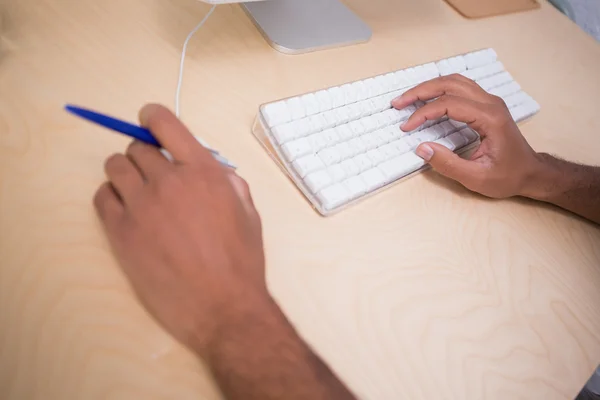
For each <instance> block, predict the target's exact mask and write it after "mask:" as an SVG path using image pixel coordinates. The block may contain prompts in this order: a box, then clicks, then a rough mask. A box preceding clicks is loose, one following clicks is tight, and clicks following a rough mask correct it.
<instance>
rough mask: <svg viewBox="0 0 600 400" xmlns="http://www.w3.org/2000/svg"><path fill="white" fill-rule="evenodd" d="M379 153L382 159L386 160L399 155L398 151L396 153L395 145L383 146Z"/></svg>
mask: <svg viewBox="0 0 600 400" xmlns="http://www.w3.org/2000/svg"><path fill="white" fill-rule="evenodd" d="M379 151H380V152H381V154H382V155H383V157H384V158H385V159H386V160H389V159H390V158H394V157H396V156H398V155H400V151H398V149H397V148H396V145H395V144H393V143H388V144H386V145H383V146H381V147H380V148H379Z"/></svg>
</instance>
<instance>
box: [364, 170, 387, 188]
mask: <svg viewBox="0 0 600 400" xmlns="http://www.w3.org/2000/svg"><path fill="white" fill-rule="evenodd" d="M359 177H360V178H361V179H362V180H363V182H364V183H365V185H366V187H367V191H368V192H372V191H373V190H375V189H379V188H380V187H382V186H383V185H384V184H385V175H383V173H382V172H381V170H380V169H378V168H371V169H369V170H367V171H365V172H363V173H362V174H360V175H359Z"/></svg>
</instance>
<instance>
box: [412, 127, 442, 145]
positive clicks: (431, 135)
mask: <svg viewBox="0 0 600 400" xmlns="http://www.w3.org/2000/svg"><path fill="white" fill-rule="evenodd" d="M414 136H417V137H418V138H419V139H420V140H421V141H422V142H433V141H434V140H437V139H439V133H438V132H436V130H435V129H433V128H426V129H423V130H422V131H420V132H417V133H415V134H414Z"/></svg>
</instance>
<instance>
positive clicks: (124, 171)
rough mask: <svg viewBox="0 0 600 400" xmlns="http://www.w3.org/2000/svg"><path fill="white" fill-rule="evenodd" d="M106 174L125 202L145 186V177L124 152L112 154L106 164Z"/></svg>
mask: <svg viewBox="0 0 600 400" xmlns="http://www.w3.org/2000/svg"><path fill="white" fill-rule="evenodd" d="M104 170H105V172H106V176H107V177H108V179H109V181H110V183H111V184H112V186H113V187H114V189H115V190H116V192H117V194H118V195H119V196H120V197H121V199H122V201H123V203H124V204H127V203H128V202H130V201H131V199H132V197H133V196H135V194H136V193H138V192H139V191H140V190H141V189H142V188H143V187H144V179H143V178H142V174H141V173H140V171H139V170H138V169H137V167H136V166H135V165H134V164H133V163H132V162H131V160H130V159H129V158H127V157H126V156H125V155H123V154H115V155H112V156H111V157H110V158H109V159H108V160H106V164H105V165H104Z"/></svg>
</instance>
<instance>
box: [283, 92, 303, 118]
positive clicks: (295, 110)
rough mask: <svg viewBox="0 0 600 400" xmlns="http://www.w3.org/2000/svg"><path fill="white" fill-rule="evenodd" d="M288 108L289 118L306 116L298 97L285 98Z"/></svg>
mask: <svg viewBox="0 0 600 400" xmlns="http://www.w3.org/2000/svg"><path fill="white" fill-rule="evenodd" d="M286 104H287V107H288V110H290V115H291V120H292V121H296V120H299V119H302V118H304V117H306V110H305V109H304V105H303V104H302V102H301V101H300V98H299V97H292V98H291V99H288V100H286Z"/></svg>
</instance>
